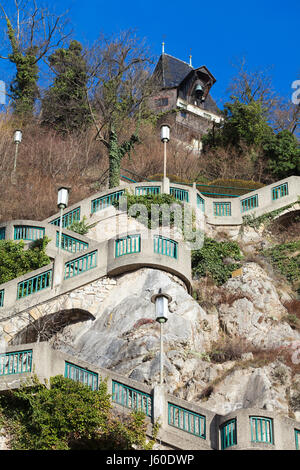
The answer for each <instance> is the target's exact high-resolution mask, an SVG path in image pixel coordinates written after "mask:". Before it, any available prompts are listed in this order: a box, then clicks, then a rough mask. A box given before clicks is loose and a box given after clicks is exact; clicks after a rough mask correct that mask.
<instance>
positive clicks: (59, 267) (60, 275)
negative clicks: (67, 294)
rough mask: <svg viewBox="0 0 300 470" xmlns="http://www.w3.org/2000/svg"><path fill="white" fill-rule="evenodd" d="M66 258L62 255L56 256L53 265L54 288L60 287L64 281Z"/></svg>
mask: <svg viewBox="0 0 300 470" xmlns="http://www.w3.org/2000/svg"><path fill="white" fill-rule="evenodd" d="M64 266H65V262H64V257H63V256H62V255H56V256H55V259H54V264H53V281H52V282H53V284H52V285H53V288H55V287H57V286H59V285H60V284H61V283H62V282H63V279H64Z"/></svg>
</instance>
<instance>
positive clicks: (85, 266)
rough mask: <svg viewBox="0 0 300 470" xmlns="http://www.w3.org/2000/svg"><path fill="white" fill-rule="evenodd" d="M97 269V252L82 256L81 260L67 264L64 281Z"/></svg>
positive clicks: (73, 260)
mask: <svg viewBox="0 0 300 470" xmlns="http://www.w3.org/2000/svg"><path fill="white" fill-rule="evenodd" d="M96 267H97V250H95V251H92V252H91V253H87V254H86V255H82V256H80V257H79V258H76V259H72V260H71V261H67V262H66V263H65V276H64V279H70V278H71V277H74V276H78V275H79V274H83V273H85V272H87V271H90V270H91V269H94V268H96Z"/></svg>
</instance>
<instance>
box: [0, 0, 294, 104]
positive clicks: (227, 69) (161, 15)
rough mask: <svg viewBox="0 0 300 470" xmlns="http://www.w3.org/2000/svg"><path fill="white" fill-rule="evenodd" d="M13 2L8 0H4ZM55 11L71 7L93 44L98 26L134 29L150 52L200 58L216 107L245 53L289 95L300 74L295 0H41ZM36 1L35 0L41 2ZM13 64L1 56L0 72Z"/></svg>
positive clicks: (79, 31)
mask: <svg viewBox="0 0 300 470" xmlns="http://www.w3.org/2000/svg"><path fill="white" fill-rule="evenodd" d="M8 1H12V0H8ZM39 1H41V2H42V3H46V4H48V5H49V6H50V8H54V10H55V11H57V12H62V11H64V10H66V9H69V15H68V16H69V17H70V19H71V24H72V27H73V30H74V38H75V39H77V40H79V41H81V42H82V43H83V44H86V43H89V44H91V43H93V42H94V41H95V40H96V39H97V37H98V36H99V33H100V32H102V33H105V34H107V35H110V34H112V33H118V32H120V31H124V30H128V29H134V30H136V32H137V35H138V36H140V37H142V38H146V40H147V43H148V44H149V46H150V48H151V51H152V53H153V55H154V56H157V58H158V57H159V55H160V53H161V43H162V40H163V38H164V40H165V43H166V45H165V52H166V53H168V54H171V55H173V56H175V57H177V58H179V59H182V60H185V61H187V62H188V60H189V54H190V51H191V53H192V63H193V66H194V67H200V66H201V65H206V66H207V67H208V68H209V69H210V71H211V72H212V73H213V75H214V76H215V77H216V79H217V82H216V84H215V85H214V86H213V89H212V92H211V93H212V96H213V97H214V98H215V99H216V101H217V103H218V105H219V106H220V108H222V105H223V104H224V102H225V101H226V99H227V98H228V93H227V88H228V85H229V82H230V79H231V77H232V76H233V75H234V74H235V73H236V69H235V68H234V67H233V64H237V63H238V61H239V60H241V59H242V58H243V57H244V58H245V59H246V63H247V68H248V69H249V70H253V71H255V70H265V69H269V71H270V74H271V76H272V78H273V85H274V88H275V90H276V91H277V92H278V93H279V94H281V95H282V96H284V97H285V98H286V99H290V98H291V95H292V92H293V91H294V90H292V88H291V84H292V82H293V81H294V80H297V79H299V78H300V60H299V58H300V44H299V43H300V41H299V31H300V1H299V0H285V1H282V0H280V1H279V0H273V1H271V0H260V1H258V0H250V1H248V2H243V0H227V1H220V0H216V1H214V2H213V1H210V2H208V1H192V2H186V1H182V0H181V1H179V0H172V1H171V0H165V1H162V0H160V1H158V0H149V1H148V2H146V1H141V0H127V1H126V0H122V1H121V0H114V1H110V0H86V1H83V0H52V1H50V0H39ZM39 1H38V3H39ZM13 73H15V70H13V68H12V67H11V66H10V65H9V64H8V62H7V61H1V64H0V79H2V80H5V81H6V80H7V79H8V76H12V74H13Z"/></svg>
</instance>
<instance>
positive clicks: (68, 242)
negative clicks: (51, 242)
mask: <svg viewBox="0 0 300 470" xmlns="http://www.w3.org/2000/svg"><path fill="white" fill-rule="evenodd" d="M58 245H59V232H56V246H58ZM88 247H89V244H88V243H86V242H83V241H82V240H78V238H74V237H71V236H70V235H66V234H65V233H62V236H61V248H62V250H66V251H70V252H71V253H77V252H78V251H83V250H87V249H88Z"/></svg>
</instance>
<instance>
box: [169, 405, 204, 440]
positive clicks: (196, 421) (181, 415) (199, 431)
mask: <svg viewBox="0 0 300 470" xmlns="http://www.w3.org/2000/svg"><path fill="white" fill-rule="evenodd" d="M168 424H169V425H170V426H174V427H175V428H177V429H181V430H182V431H186V432H188V433H190V434H194V435H195V436H198V437H201V439H206V418H205V416H203V415H200V414H198V413H194V412H192V411H190V410H187V409H185V408H181V407H180V406H177V405H174V404H173V403H168Z"/></svg>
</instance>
